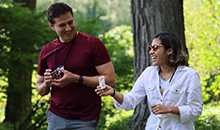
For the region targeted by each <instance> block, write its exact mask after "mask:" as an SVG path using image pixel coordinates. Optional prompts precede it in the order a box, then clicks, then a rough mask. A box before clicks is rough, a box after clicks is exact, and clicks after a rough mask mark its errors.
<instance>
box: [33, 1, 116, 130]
mask: <svg viewBox="0 0 220 130" xmlns="http://www.w3.org/2000/svg"><path fill="white" fill-rule="evenodd" d="M48 21H49V25H50V27H51V29H52V30H53V31H55V32H56V33H57V35H58V38H57V39H54V40H53V41H51V42H49V43H48V44H46V45H44V46H43V47H42V49H41V52H40V55H39V61H38V75H39V76H38V81H37V90H38V92H39V94H40V95H42V96H43V95H47V94H48V93H49V92H50V93H51V99H50V105H49V106H50V107H49V110H48V112H47V118H48V130H58V129H59V130H61V129H62V130H66V129H71V130H95V128H96V124H97V120H98V117H99V113H100V109H101V99H100V97H99V96H98V95H97V94H96V93H95V92H94V89H95V88H96V86H98V83H99V82H98V78H99V77H100V76H104V79H105V81H106V83H107V84H109V85H112V84H113V83H114V80H115V73H114V67H113V65H112V62H111V60H110V57H109V55H108V52H107V50H106V48H105V47H104V44H103V43H102V42H101V41H100V40H99V39H98V38H96V37H93V36H90V35H88V34H85V33H81V32H77V31H76V25H75V21H74V17H73V12H72V9H71V8H70V7H69V6H68V5H66V4H64V3H55V4H52V5H51V6H50V7H49V8H48ZM57 68H59V69H60V70H59V71H56V72H55V71H54V70H56V69H57Z"/></svg>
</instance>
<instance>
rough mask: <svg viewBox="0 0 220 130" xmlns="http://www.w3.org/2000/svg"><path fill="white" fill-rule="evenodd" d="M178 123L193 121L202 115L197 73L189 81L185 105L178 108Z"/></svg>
mask: <svg viewBox="0 0 220 130" xmlns="http://www.w3.org/2000/svg"><path fill="white" fill-rule="evenodd" d="M178 108H179V112H180V121H181V122H182V123H184V122H187V121H189V120H195V118H196V117H198V116H199V115H201V113H202V94H201V84H200V78H199V75H198V73H194V74H193V75H192V76H190V79H189V88H188V90H187V104H186V105H183V106H179V107H178Z"/></svg>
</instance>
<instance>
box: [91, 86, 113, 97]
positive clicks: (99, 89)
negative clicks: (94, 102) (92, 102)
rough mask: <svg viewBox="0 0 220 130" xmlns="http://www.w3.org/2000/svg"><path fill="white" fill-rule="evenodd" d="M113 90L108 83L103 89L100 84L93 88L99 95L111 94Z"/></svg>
mask: <svg viewBox="0 0 220 130" xmlns="http://www.w3.org/2000/svg"><path fill="white" fill-rule="evenodd" d="M114 91H115V90H114V88H112V87H111V86H109V85H106V86H105V88H104V89H102V87H101V86H97V88H96V89H95V92H96V94H98V95H99V96H109V95H110V96H111V95H113V94H114Z"/></svg>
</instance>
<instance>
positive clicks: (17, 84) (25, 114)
mask: <svg viewBox="0 0 220 130" xmlns="http://www.w3.org/2000/svg"><path fill="white" fill-rule="evenodd" d="M14 2H16V3H23V4H24V6H26V7H28V8H30V9H32V10H34V9H35V7H36V0H14ZM12 43H14V44H16V41H12ZM31 47H32V46H30V47H29V49H23V48H22V47H18V46H12V48H11V52H10V60H9V70H8V88H7V104H6V108H5V119H4V122H8V123H12V125H14V130H27V128H26V126H28V125H29V124H30V123H31V117H30V114H31V112H32V103H31V96H32V87H31V86H32V84H31V83H32V71H33V63H32V61H29V60H27V58H23V57H24V55H26V54H30V53H27V52H29V51H30V50H32V49H31ZM22 56H23V57H22ZM23 124H25V125H23Z"/></svg>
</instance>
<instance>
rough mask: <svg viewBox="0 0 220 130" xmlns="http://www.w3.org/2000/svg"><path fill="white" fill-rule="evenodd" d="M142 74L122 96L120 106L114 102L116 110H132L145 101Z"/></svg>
mask: <svg viewBox="0 0 220 130" xmlns="http://www.w3.org/2000/svg"><path fill="white" fill-rule="evenodd" d="M143 81H144V74H142V75H141V76H140V77H139V78H138V79H137V81H136V82H135V84H134V86H133V88H132V89H131V91H130V92H128V93H127V94H124V99H123V102H122V103H121V104H120V103H119V102H117V101H116V100H114V104H115V107H116V108H123V109H125V110H130V109H134V108H135V107H136V105H137V104H139V103H140V102H141V101H143V100H144V99H145V96H146V92H145V89H144V84H143Z"/></svg>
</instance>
